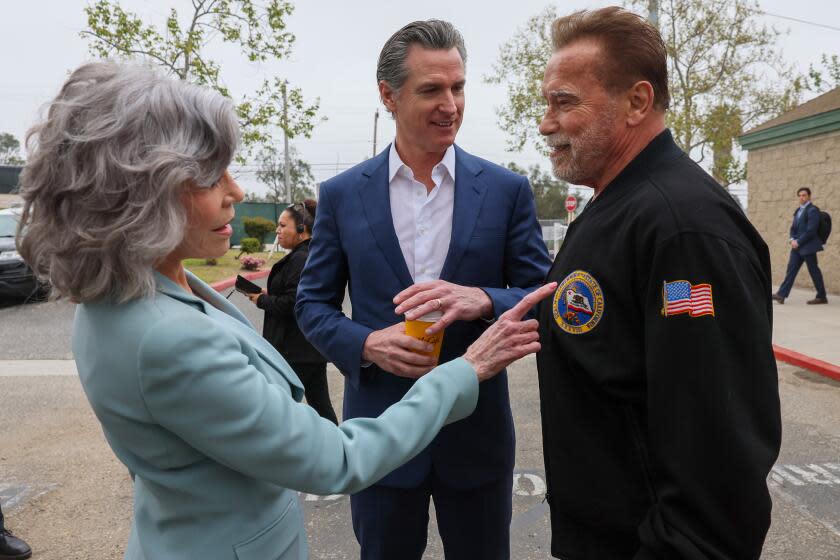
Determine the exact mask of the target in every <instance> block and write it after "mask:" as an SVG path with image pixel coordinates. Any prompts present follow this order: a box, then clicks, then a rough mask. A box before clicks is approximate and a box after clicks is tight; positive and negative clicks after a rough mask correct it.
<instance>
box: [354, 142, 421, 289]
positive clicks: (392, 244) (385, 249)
mask: <svg viewBox="0 0 840 560" xmlns="http://www.w3.org/2000/svg"><path fill="white" fill-rule="evenodd" d="M390 149H391V147H390V146H388V147H387V148H386V149H385V151H383V152H382V153H380V154H379V155H378V156H376V158H374V159H373V160H372V161H371V165H370V166H369V167H368V168H367V169H366V170H365V171H363V172H362V174H363V175H364V176H365V177H367V181H366V182H364V183H363V184H362V185H361V186H360V187H359V196H360V197H361V199H362V211H363V212H364V214H365V219H367V222H368V225H369V226H370V230H371V233H372V234H373V238H374V239H375V240H376V244H377V245H378V246H379V250H380V251H382V254H383V255H384V256H385V260H386V261H387V262H388V265H389V266H390V267H391V268H392V269H393V271H394V274H396V275H397V278H398V279H399V281H400V283H401V284H402V285H403V287H404V288H407V287H409V286H410V285H411V284H413V283H414V281H413V280H412V279H411V274H410V273H409V272H408V266H406V264H405V258H404V257H403V254H402V249H400V241H399V239H397V232H396V230H394V219H393V217H392V216H391V195H390V192H389V190H388V151H389V150H390Z"/></svg>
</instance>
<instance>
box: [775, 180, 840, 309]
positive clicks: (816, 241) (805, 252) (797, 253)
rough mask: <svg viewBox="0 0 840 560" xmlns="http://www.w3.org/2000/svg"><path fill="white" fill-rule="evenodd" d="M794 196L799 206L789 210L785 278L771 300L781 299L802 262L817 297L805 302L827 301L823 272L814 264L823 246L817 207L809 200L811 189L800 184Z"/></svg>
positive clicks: (787, 293) (788, 292) (791, 285)
mask: <svg viewBox="0 0 840 560" xmlns="http://www.w3.org/2000/svg"><path fill="white" fill-rule="evenodd" d="M796 196H798V197H799V208H797V209H796V212H794V213H793V224H792V225H791V226H790V260H788V266H787V272H786V273H785V279H784V280H783V281H782V285H781V286H779V291H778V292H776V293H775V294H773V300H774V301H777V302H778V303H784V302H785V298H786V297H788V295H790V290H791V288H793V281H794V280H796V275H797V274H798V273H799V269H800V268H801V267H802V263H803V262H804V263H805V264H806V265H807V266H808V273H809V274H810V275H811V280H813V282H814V287H815V288H816V289H817V297H815V298H814V299H812V300H809V301H808V304H809V305H815V304H821V303H828V298H827V297H826V294H825V283H824V282H823V275H822V272H821V271H820V267H819V265H818V264H817V253H818V252H819V251H822V250H823V244H822V240H821V239H820V237H819V236H818V235H817V228H818V227H819V225H820V211H819V210H818V209H817V207H816V206H814V205H813V204H811V189H809V188H808V187H802V188H801V189H799V190H798V191H796Z"/></svg>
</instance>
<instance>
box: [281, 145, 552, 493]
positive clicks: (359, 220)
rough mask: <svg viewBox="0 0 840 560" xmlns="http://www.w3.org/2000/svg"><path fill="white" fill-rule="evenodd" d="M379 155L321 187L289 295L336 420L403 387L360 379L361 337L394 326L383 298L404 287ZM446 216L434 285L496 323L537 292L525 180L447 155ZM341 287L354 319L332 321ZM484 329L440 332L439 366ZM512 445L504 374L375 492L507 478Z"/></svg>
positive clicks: (541, 252)
mask: <svg viewBox="0 0 840 560" xmlns="http://www.w3.org/2000/svg"><path fill="white" fill-rule="evenodd" d="M388 150H389V148H386V149H385V150H384V151H383V152H382V153H380V154H379V155H378V156H376V157H375V158H373V159H370V160H368V161H365V162H363V163H361V164H359V165H357V166H355V167H353V168H352V169H349V170H348V171H345V172H344V173H342V174H340V175H338V176H337V177H334V178H332V179H330V180H328V181H325V182H324V183H322V184H321V189H320V195H319V202H318V212H317V215H316V218H315V226H314V230H313V237H312V242H311V245H310V252H309V260H308V261H307V264H306V267H305V269H304V271H303V274H302V275H301V279H300V284H299V287H298V294H297V303H296V306H295V311H296V313H297V318H298V324H299V325H300V327H301V329H302V330H303V332H304V334H305V335H306V337H307V338H308V339H309V341H310V342H312V343H313V344H314V345H315V347H316V348H318V350H319V351H320V352H321V353H322V354H323V355H324V356H325V357H326V358H327V359H328V360H330V361H331V362H333V363H335V365H336V366H337V367H338V368H339V369H340V370H341V372H342V373H344V375H345V376H346V381H347V382H346V383H345V387H344V418H345V419H347V418H356V417H360V416H361V417H374V416H377V415H379V414H380V413H381V412H382V411H383V410H385V409H386V408H388V407H389V406H390V405H391V404H393V403H395V402H397V401H398V400H400V398H402V396H403V395H404V394H405V393H406V391H408V389H409V388H410V387H411V385H412V383H413V382H412V381H411V380H409V379H405V378H402V377H398V376H395V375H393V374H391V373H388V372H385V371H383V370H381V369H380V368H379V367H377V366H376V365H375V364H374V365H371V366H369V367H364V368H363V367H361V364H362V347H363V345H364V341H365V339H366V338H367V336H368V334H370V333H371V332H372V331H374V330H378V329H382V328H385V327H388V326H390V325H393V324H395V323H398V322H400V321H402V320H404V318H403V317H402V316H398V315H396V314H395V313H394V307H395V305H394V303H393V298H394V296H395V295H397V294H398V293H399V292H401V291H402V290H404V289H405V288H408V287H409V286H411V285H412V284H413V280H412V278H411V275H410V274H409V271H408V267H407V266H406V264H405V259H404V258H403V255H402V250H401V249H400V245H399V241H398V239H397V235H396V232H395V230H394V224H393V220H392V218H391V203H390V196H389V189H388ZM454 205H455V206H454V210H453V217H452V237H451V242H450V245H449V252H448V253H447V257H446V260H445V262H444V266H443V270H442V271H441V275H440V278H441V279H442V280H447V281H449V282H452V283H455V284H460V285H463V286H476V287H481V288H483V289H484V290H485V291H486V292H487V294H488V295H489V296H490V298H491V299H492V300H493V307H494V313H495V314H496V317H498V316H499V315H500V314H501V313H504V312H505V311H506V310H508V309H509V308H511V307H512V306H513V305H515V304H516V302H517V301H519V300H520V299H521V298H522V297H523V296H524V295H525V294H526V293H528V292H529V291H530V290H532V289H534V288H536V287H537V286H539V285H540V284H541V283H542V282H543V280H544V278H545V275H546V273H547V272H548V268H549V266H550V264H551V263H550V260H549V257H548V252H547V251H546V247H545V243H544V242H543V240H542V235H541V230H540V227H539V223H538V222H537V219H536V208H535V205H534V197H533V193H532V192H531V188H530V186H529V184H528V180H527V179H526V178H525V177H522V176H521V175H517V174H515V173H513V172H511V171H509V170H507V169H505V168H503V167H500V166H498V165H495V164H493V163H490V162H488V161H484V160H482V159H479V158H477V157H475V156H472V155H470V154H468V153H466V152H464V151H463V150H461V149H460V148H458V147H457V146H456V147H455V202H454ZM348 284H349V292H350V301H351V304H352V309H353V311H352V319H351V318H348V317H346V316H345V315H344V314H343V313H342V311H341V303H342V301H343V299H344V293H345V287H346V286H347V285H348ZM484 328H485V325H484V323H483V322H481V321H473V322H463V321H462V322H458V323H456V324H454V325H451V326H450V327H449V328H447V329H446V332H445V334H444V339H443V348H442V349H441V362H445V361H448V360H451V359H453V358H456V357H458V356H460V355H462V354H463V353H464V351H465V350H466V348H467V347H468V346H469V345H470V344H471V343H472V342H473V341H474V340H475V339H476V338H478V337H479V335H480V334H481V333H482V332H483V330H484ZM514 444H515V438H514V431H513V420H512V418H511V412H510V402H509V399H508V385H507V375H506V373H505V372H502V373H501V374H499V375H498V376H496V377H494V378H493V379H491V380H489V381H486V382H484V383H482V384H481V386H480V392H479V399H478V406H477V407H476V410H475V412H474V413H473V414H472V416H470V417H468V418H466V419H464V420H461V421H459V422H456V423H454V424H451V425H450V426H447V427H446V428H444V429H443V430H441V432H440V434H439V435H438V437H437V438H435V440H434V441H433V443H432V444H431V445H430V446H429V447H428V448H426V449H425V450H424V451H423V452H422V453H420V455H418V456H417V457H415V458H414V459H412V460H411V461H410V462H409V463H407V464H406V465H404V466H403V467H401V468H399V469H397V470H396V471H394V472H393V473H391V474H390V475H388V476H387V477H385V478H384V479H383V480H382V481H381V482H380V484H383V485H386V486H394V487H403V488H410V487H415V486H417V485H418V484H420V483H421V482H422V481H423V480H424V479H425V478H426V477H427V476H428V474H429V472H430V470H431V468H432V467H434V469H435V472H436V474H437V475H438V476H440V477H441V478H443V479H444V480H446V481H447V482H448V483H449V484H451V485H453V486H455V487H459V488H469V487H473V486H478V485H480V484H483V483H485V482H488V481H491V480H495V479H498V478H499V477H500V476H503V475H505V474H506V473H509V472H510V471H511V470H512V469H513V462H514Z"/></svg>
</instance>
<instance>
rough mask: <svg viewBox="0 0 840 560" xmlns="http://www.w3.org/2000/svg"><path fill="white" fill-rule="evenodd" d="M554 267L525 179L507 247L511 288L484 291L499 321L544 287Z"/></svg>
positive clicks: (509, 285)
mask: <svg viewBox="0 0 840 560" xmlns="http://www.w3.org/2000/svg"><path fill="white" fill-rule="evenodd" d="M550 266H551V259H549V257H548V249H547V248H546V246H545V242H544V241H543V238H542V229H541V228H540V223H539V221H537V207H536V204H535V202H534V194H533V193H532V192H531V186H530V184H529V183H528V179H527V178H525V177H522V180H521V181H520V183H519V186H518V189H517V194H516V203H515V206H514V209H513V215H512V216H511V220H510V229H509V231H508V235H507V240H506V243H505V263H504V267H505V270H504V275H505V283H506V284H507V286H508V287H507V288H487V287H482V290H484V291H485V293H487V295H488V296H490V299H491V300H492V301H493V314H494V316H495V317H496V319H498V318H499V316H500V315H501V314H502V313H504V312H505V311H507V310H508V309H510V308H511V307H513V306H514V305H516V304H517V302H519V300H521V299H522V298H523V297H525V295H526V294H528V293H530V292H532V291H533V290H535V289H536V288H538V287H539V286H540V285H542V284H543V282H544V281H545V277H546V275H547V274H548V269H549V267H550Z"/></svg>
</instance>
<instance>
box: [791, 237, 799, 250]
mask: <svg viewBox="0 0 840 560" xmlns="http://www.w3.org/2000/svg"><path fill="white" fill-rule="evenodd" d="M790 246H791V247H793V248H794V249H799V242H798V241H797V240H796V239H791V240H790Z"/></svg>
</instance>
